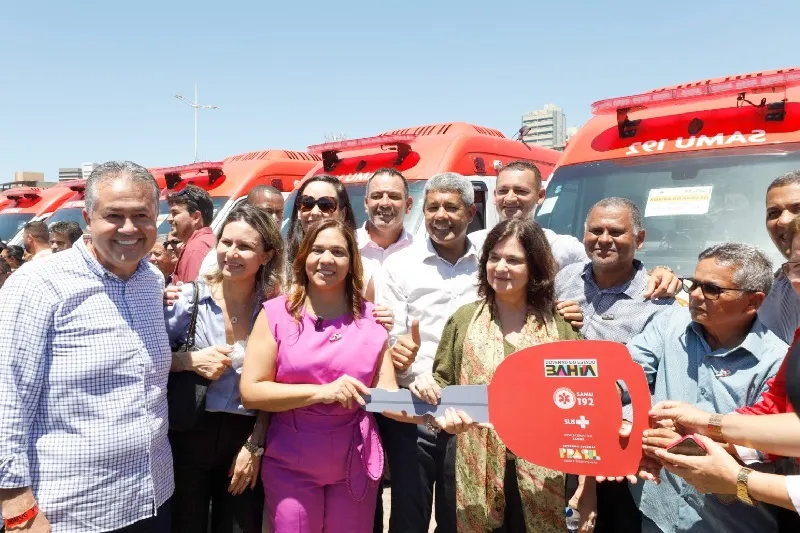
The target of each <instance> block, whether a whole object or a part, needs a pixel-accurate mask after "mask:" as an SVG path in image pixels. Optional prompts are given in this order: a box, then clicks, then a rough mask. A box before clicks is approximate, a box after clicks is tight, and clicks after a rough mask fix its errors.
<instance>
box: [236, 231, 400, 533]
mask: <svg viewBox="0 0 800 533" xmlns="http://www.w3.org/2000/svg"><path fill="white" fill-rule="evenodd" d="M293 268H294V280H295V284H294V285H293V287H292V289H291V291H290V293H289V294H288V296H281V297H278V298H275V299H273V300H270V301H268V302H266V303H265V304H264V309H263V311H261V313H260V314H259V316H258V319H257V320H256V324H255V326H254V328H253V332H252V334H251V335H250V340H251V342H249V343H248V345H247V352H246V356H245V363H244V368H243V370H242V378H241V384H240V388H241V395H242V399H243V401H244V404H245V405H246V406H247V407H248V408H251V409H261V410H263V411H270V412H272V413H273V415H272V418H271V420H270V424H269V429H268V430H267V438H266V444H265V451H264V458H263V461H262V469H261V475H262V479H263V480H264V487H265V500H266V508H267V517H268V520H269V522H270V530H271V531H272V533H288V532H291V533H299V532H303V533H305V532H314V533H318V532H323V531H324V532H325V533H334V532H342V533H345V532H347V533H359V532H364V533H367V532H371V531H372V525H373V516H374V513H375V502H376V499H377V490H378V481H379V480H380V478H381V475H382V474H383V448H382V447H381V443H380V439H379V437H378V432H377V429H376V425H375V421H374V419H373V418H372V415H370V414H368V413H366V412H365V411H363V410H362V409H361V408H360V406H359V405H360V404H362V403H363V399H362V397H361V395H362V394H367V393H368V392H369V391H368V387H380V388H383V389H388V390H396V389H397V383H396V381H395V375H394V366H393V364H392V361H391V357H390V356H389V355H388V353H387V351H388V347H387V332H386V330H385V329H384V328H383V327H382V326H381V325H379V324H377V323H376V322H375V320H374V319H373V317H372V308H373V306H372V304H370V303H369V302H367V301H365V300H364V298H363V296H362V295H363V281H362V271H361V258H360V257H359V253H358V246H357V244H356V240H355V237H354V235H353V233H352V231H351V230H349V229H347V228H346V227H345V226H344V225H343V224H342V223H341V222H339V221H337V220H334V219H326V220H323V221H321V222H319V223H317V224H315V225H313V226H312V227H311V228H309V230H308V232H307V233H306V235H305V237H304V239H303V242H302V243H301V245H300V249H299V251H298V254H297V256H296V258H295V261H294V265H293ZM395 418H398V419H400V420H405V418H403V417H401V416H396V417H395ZM407 420H408V421H409V422H411V421H412V419H410V418H409V419H407Z"/></svg>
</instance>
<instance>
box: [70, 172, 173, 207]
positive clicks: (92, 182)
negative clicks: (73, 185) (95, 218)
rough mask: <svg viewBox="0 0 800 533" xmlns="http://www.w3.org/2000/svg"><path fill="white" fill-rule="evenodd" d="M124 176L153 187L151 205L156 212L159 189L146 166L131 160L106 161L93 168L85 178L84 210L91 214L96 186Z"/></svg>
mask: <svg viewBox="0 0 800 533" xmlns="http://www.w3.org/2000/svg"><path fill="white" fill-rule="evenodd" d="M117 178H125V179H128V180H130V181H132V182H133V183H141V184H146V185H149V186H150V187H152V188H153V206H154V207H155V210H156V213H158V197H159V194H160V190H159V188H158V183H157V182H156V179H155V178H154V177H153V175H152V174H150V171H148V170H147V169H146V168H144V167H143V166H141V165H137V164H136V163H134V162H132V161H107V162H105V163H103V164H102V165H100V166H98V167H97V168H95V169H94V170H93V171H92V173H91V174H89V178H88V179H87V180H86V191H85V193H84V196H85V198H84V202H85V205H86V211H87V212H88V213H89V214H90V215H91V214H92V211H94V205H95V203H96V202H97V186H98V185H99V184H101V183H104V182H106V181H111V180H115V179H117Z"/></svg>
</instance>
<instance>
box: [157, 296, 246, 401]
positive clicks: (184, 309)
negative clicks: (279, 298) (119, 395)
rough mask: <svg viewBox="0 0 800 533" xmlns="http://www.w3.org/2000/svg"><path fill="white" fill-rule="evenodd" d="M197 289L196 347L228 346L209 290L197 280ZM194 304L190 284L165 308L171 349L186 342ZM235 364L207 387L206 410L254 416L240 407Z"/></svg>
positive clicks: (221, 318)
mask: <svg viewBox="0 0 800 533" xmlns="http://www.w3.org/2000/svg"><path fill="white" fill-rule="evenodd" d="M197 289H198V291H199V292H200V301H199V307H198V308H197V327H196V329H195V347H196V348H197V349H202V348H207V347H209V346H228V341H227V339H226V335H225V317H224V316H223V314H222V308H221V307H220V306H219V305H217V302H215V301H214V298H213V297H212V296H211V289H210V288H209V286H208V285H207V284H206V282H205V281H204V280H197ZM193 302H194V289H193V288H192V284H191V283H186V284H184V285H183V286H182V287H181V295H180V298H178V300H176V301H175V303H174V304H173V305H171V306H169V307H166V308H165V309H164V318H165V320H166V323H167V333H168V334H169V341H170V344H172V346H178V345H180V344H183V343H185V342H186V335H187V333H188V331H189V322H190V321H191V318H192V303H193ZM260 310H261V306H260V305H258V306H256V308H255V309H254V310H253V316H252V317H248V318H249V319H250V320H251V323H252V322H254V321H255V318H256V316H257V315H258V312H259V311H260ZM234 363H235V364H234V365H233V366H231V367H228V368H226V369H225V371H224V372H223V373H222V376H220V378H219V379H217V380H215V381H212V382H211V383H210V384H209V386H208V393H207V394H206V411H222V412H227V413H236V414H243V415H255V411H250V410H248V409H245V407H244V406H243V405H242V398H241V396H239V378H240V376H241V374H242V367H241V365H240V364H236V362H235V361H234Z"/></svg>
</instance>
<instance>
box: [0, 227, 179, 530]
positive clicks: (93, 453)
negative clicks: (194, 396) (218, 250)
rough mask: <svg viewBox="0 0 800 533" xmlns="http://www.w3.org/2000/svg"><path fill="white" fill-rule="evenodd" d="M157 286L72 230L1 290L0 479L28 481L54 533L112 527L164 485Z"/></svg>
mask: <svg viewBox="0 0 800 533" xmlns="http://www.w3.org/2000/svg"><path fill="white" fill-rule="evenodd" d="M163 284H164V277H163V276H162V275H161V273H160V272H158V270H156V268H155V267H153V266H152V265H150V264H149V263H147V261H142V262H140V263H139V266H138V268H137V270H136V272H135V273H134V274H133V276H131V278H130V279H128V280H125V281H123V280H121V279H120V278H118V277H117V276H115V275H114V274H112V273H111V272H109V271H108V270H106V269H105V268H103V266H101V265H100V263H98V262H97V260H96V259H95V258H94V256H93V255H92V254H91V252H90V251H89V250H88V249H87V247H86V245H85V243H84V241H83V240H78V242H76V243H75V245H74V246H73V247H72V248H71V249H69V250H66V251H63V252H59V253H58V254H54V255H53V256H51V257H49V258H46V259H42V260H41V261H36V262H33V263H29V264H26V265H23V266H22V267H21V268H20V269H19V270H17V271H16V272H15V273H14V274H13V275H12V276H11V277H10V278H9V279H8V281H7V282H6V283H5V285H4V286H3V288H2V290H0V301H1V302H2V304H0V391H2V393H0V488H5V489H8V488H17V487H32V489H33V493H34V496H35V497H36V499H37V500H38V502H39V506H40V508H41V509H42V512H43V513H44V514H45V515H46V516H47V517H48V518H49V520H50V522H51V523H52V531H53V533H73V532H74V533H91V532H100V531H113V530H116V529H120V528H123V527H125V526H128V525H130V524H132V523H134V522H137V521H140V520H143V519H145V518H148V517H150V516H153V514H154V513H155V510H156V509H157V508H158V507H159V506H161V504H163V503H164V502H165V501H166V500H167V499H168V498H169V497H170V496H171V495H172V490H173V487H174V485H173V477H172V455H171V454H170V448H169V441H168V440H167V426H168V423H167V401H166V386H167V376H168V375H169V367H170V363H171V358H172V355H171V353H170V349H169V341H168V339H167V332H166V329H165V328H164V321H163V319H162V314H161V309H162V298H163V297H162V290H163Z"/></svg>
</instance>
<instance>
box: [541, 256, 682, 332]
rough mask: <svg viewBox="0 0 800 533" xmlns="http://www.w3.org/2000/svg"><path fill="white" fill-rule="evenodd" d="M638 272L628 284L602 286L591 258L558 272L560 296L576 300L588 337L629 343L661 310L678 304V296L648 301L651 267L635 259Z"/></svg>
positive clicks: (634, 263) (557, 283)
mask: <svg viewBox="0 0 800 533" xmlns="http://www.w3.org/2000/svg"><path fill="white" fill-rule="evenodd" d="M633 266H634V269H635V273H634V275H633V278H631V279H630V280H629V281H627V282H626V283H623V284H622V285H617V286H616V287H609V288H607V289H601V288H600V287H598V286H597V283H596V282H595V280H594V274H593V273H592V263H591V261H589V262H586V263H574V264H571V265H568V266H566V267H564V268H562V269H561V271H560V272H559V273H558V275H556V298H558V299H559V300H560V301H562V302H563V301H573V302H575V303H577V304H578V305H579V306H580V308H581V311H582V312H583V327H582V328H581V333H582V334H583V336H584V337H585V338H587V339H591V340H608V341H615V342H621V343H623V344H624V343H627V342H628V341H629V340H630V339H631V337H633V336H634V335H636V334H638V333H641V332H642V331H643V330H644V328H645V326H646V325H647V324H648V323H650V320H652V319H653V317H654V316H656V315H657V314H658V313H660V312H662V311H664V310H666V309H669V308H670V307H671V306H672V305H674V304H675V299H674V298H665V299H662V300H646V299H645V298H643V297H642V294H643V293H644V291H645V290H647V281H648V276H647V270H645V268H644V265H642V263H641V261H638V260H634V261H633Z"/></svg>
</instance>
